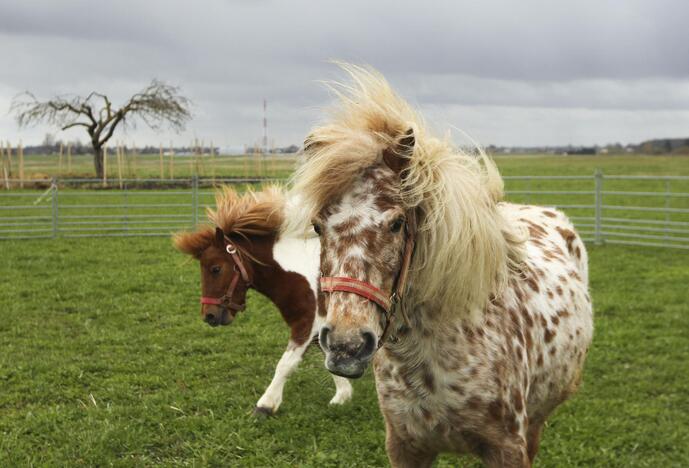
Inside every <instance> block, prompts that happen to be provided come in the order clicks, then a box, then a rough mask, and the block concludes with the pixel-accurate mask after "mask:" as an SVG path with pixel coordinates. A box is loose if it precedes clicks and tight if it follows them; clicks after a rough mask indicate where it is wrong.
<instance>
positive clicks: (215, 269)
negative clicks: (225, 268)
mask: <svg viewBox="0 0 689 468" xmlns="http://www.w3.org/2000/svg"><path fill="white" fill-rule="evenodd" d="M220 270H222V267H221V266H220V265H213V266H212V267H211V273H213V274H214V275H217V274H218V273H220Z"/></svg>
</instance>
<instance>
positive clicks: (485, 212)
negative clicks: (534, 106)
mask: <svg viewBox="0 0 689 468" xmlns="http://www.w3.org/2000/svg"><path fill="white" fill-rule="evenodd" d="M342 66H343V67H344V69H345V70H346V71H347V72H348V73H349V74H350V75H351V77H352V78H353V84H352V85H338V84H333V90H334V92H335V93H336V94H337V95H338V96H339V97H340V106H339V107H338V108H336V109H335V112H334V116H333V118H332V120H331V121H329V122H327V123H326V124H324V125H322V126H320V127H317V128H315V129H314V130H313V132H312V133H311V135H310V136H309V137H308V138H307V140H306V143H305V145H306V146H305V161H304V163H303V165H302V166H301V167H300V168H299V169H298V171H297V173H296V175H295V178H294V184H295V188H294V189H295V190H296V191H298V192H299V193H300V194H301V195H302V196H303V197H304V200H305V203H306V205H307V207H308V210H307V212H308V215H309V216H310V217H311V219H312V222H313V224H314V227H315V229H316V230H317V231H318V232H319V233H320V238H321V260H320V268H321V275H322V276H323V278H322V280H321V286H322V290H321V292H320V295H319V309H318V313H319V315H320V316H321V317H322V318H323V326H322V328H321V330H320V332H319V339H320V344H321V347H322V348H323V349H324V350H325V353H326V357H325V365H326V367H327V368H328V370H330V371H331V372H332V373H334V374H336V375H340V376H345V377H358V376H360V375H362V374H363V372H364V370H365V369H366V367H367V366H368V364H369V363H371V362H372V365H373V370H374V374H375V380H376V389H377V393H378V400H379V405H380V409H381V412H382V414H383V417H384V419H385V426H386V448H387V453H388V457H389V459H390V462H391V464H392V465H393V466H395V467H402V466H410V467H411V466H414V467H418V466H430V465H431V464H432V463H433V460H434V459H435V458H436V456H437V455H438V454H439V453H441V452H455V453H460V454H461V453H470V454H473V455H475V456H478V457H480V458H481V459H482V460H483V462H484V463H485V464H486V465H487V466H508V467H511V466H514V467H524V466H530V465H531V463H532V462H533V460H534V457H535V456H536V453H537V451H538V445H539V439H540V437H541V432H542V429H543V426H544V423H545V421H546V419H547V418H548V416H549V415H550V414H551V412H552V411H553V410H554V409H555V408H556V407H557V406H558V405H559V404H561V403H562V402H563V401H565V400H566V399H567V398H568V397H569V396H571V395H572V394H573V393H574V391H575V390H576V389H577V387H578V385H579V383H580V381H581V377H582V369H583V365H584V360H585V357H586V354H587V351H588V348H589V344H590V342H591V338H592V333H593V323H592V305H591V299H590V297H589V293H588V272H587V255H586V250H585V248H584V244H583V242H582V241H581V239H580V237H579V236H578V235H577V233H576V231H575V229H574V227H573V226H572V224H571V223H570V221H569V220H568V219H567V217H566V216H565V215H564V214H562V213H561V212H559V211H557V210H555V209H553V208H544V207H538V206H528V205H516V204H511V203H506V202H504V201H502V193H503V182H502V179H501V177H500V175H499V173H498V171H497V168H496V167H495V165H494V164H493V162H492V161H491V160H490V159H489V158H488V157H487V156H486V155H485V154H483V153H482V152H481V151H478V154H475V155H472V154H465V153H464V152H462V151H460V150H458V149H455V148H454V147H453V146H452V145H451V143H450V142H449V141H448V140H447V139H445V140H443V139H439V138H435V137H433V136H431V135H430V134H429V133H428V132H427V130H426V129H425V128H424V126H423V123H422V120H421V118H420V117H418V116H417V115H416V113H415V112H414V111H413V110H412V109H411V108H410V106H409V105H408V104H407V103H406V102H405V101H404V100H402V99H401V98H399V97H398V96H397V95H396V94H395V93H394V92H393V91H392V89H391V88H390V86H389V85H388V84H387V82H386V81H385V79H384V78H383V77H382V76H381V75H379V74H378V73H377V72H375V71H373V70H371V69H368V68H362V67H357V66H352V65H346V64H345V65H342ZM410 242H414V245H413V252H412V257H411V264H410V265H409V267H408V271H404V270H405V269H407V267H405V266H404V257H405V252H408V251H409V250H410V249H409V243H410ZM404 274H408V280H407V281H406V284H405V285H404V286H403V288H402V289H401V290H400V288H399V277H400V275H404ZM346 281H349V283H348V284H350V285H351V287H350V288H348V289H347V288H338V287H333V286H332V285H333V284H344V283H338V282H346ZM370 288H374V289H370ZM373 290H375V291H378V292H380V294H382V295H384V296H393V297H392V305H391V306H390V307H389V308H388V309H387V310H386V307H385V306H384V303H383V305H381V303H380V302H376V301H375V300H373V299H372V298H371V297H370V294H368V293H367V291H369V292H370V291H373ZM393 292H395V294H393ZM400 296H401V297H400ZM387 330H389V331H387ZM384 334H385V336H384Z"/></svg>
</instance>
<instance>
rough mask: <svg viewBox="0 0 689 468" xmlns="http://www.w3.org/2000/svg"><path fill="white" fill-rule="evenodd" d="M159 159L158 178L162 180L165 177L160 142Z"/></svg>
mask: <svg viewBox="0 0 689 468" xmlns="http://www.w3.org/2000/svg"><path fill="white" fill-rule="evenodd" d="M158 159H159V160H160V180H163V179H164V178H165V173H164V171H163V144H162V143H161V144H160V156H159V158H158Z"/></svg>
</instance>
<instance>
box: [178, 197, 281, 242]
mask: <svg viewBox="0 0 689 468" xmlns="http://www.w3.org/2000/svg"><path fill="white" fill-rule="evenodd" d="M215 205H216V207H215V208H207V209H206V214H207V216H208V220H209V221H210V222H211V223H212V224H213V225H214V226H217V227H219V228H221V229H222V230H223V232H224V233H225V235H228V236H231V235H239V236H242V237H244V238H249V237H250V236H265V235H272V234H276V235H277V234H278V233H279V232H280V229H281V227H282V224H283V222H284V219H285V218H284V206H285V195H284V193H283V191H282V189H281V188H280V187H278V186H269V187H267V188H265V189H263V190H262V191H260V192H256V191H253V190H250V189H249V190H247V191H246V192H245V193H243V194H240V193H238V192H237V191H236V190H235V189H234V188H233V187H231V186H229V185H225V186H222V187H220V188H219V189H218V190H217V191H216V194H215ZM214 232H215V229H214V227H211V226H208V225H206V226H202V227H200V228H199V229H198V230H197V231H196V232H191V233H189V232H185V233H178V234H176V235H175V236H174V237H173V241H174V244H175V246H176V247H177V248H178V249H179V250H181V251H183V252H186V253H189V254H191V255H196V256H198V255H199V254H200V252H202V251H203V250H205V249H207V248H208V247H209V246H210V245H211V243H212V242H213V239H214V235H215V234H214Z"/></svg>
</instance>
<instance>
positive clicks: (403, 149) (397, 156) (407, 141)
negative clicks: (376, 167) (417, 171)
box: [383, 128, 416, 174]
mask: <svg viewBox="0 0 689 468" xmlns="http://www.w3.org/2000/svg"><path fill="white" fill-rule="evenodd" d="M414 143H416V138H414V129H413V128H410V129H409V130H407V131H406V132H405V133H404V135H402V137H401V138H400V139H399V141H398V142H397V143H396V144H395V145H393V146H391V147H389V148H385V149H384V150H383V161H385V164H387V165H388V167H389V168H390V169H392V170H393V171H395V172H396V173H397V174H401V173H402V171H404V170H405V169H406V168H407V167H408V166H409V161H410V159H411V156H412V154H414Z"/></svg>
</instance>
